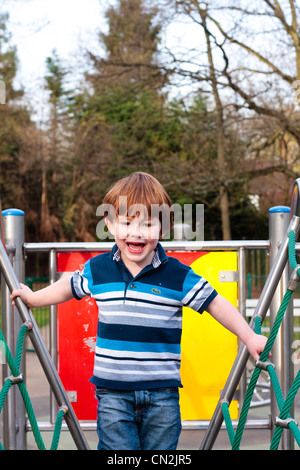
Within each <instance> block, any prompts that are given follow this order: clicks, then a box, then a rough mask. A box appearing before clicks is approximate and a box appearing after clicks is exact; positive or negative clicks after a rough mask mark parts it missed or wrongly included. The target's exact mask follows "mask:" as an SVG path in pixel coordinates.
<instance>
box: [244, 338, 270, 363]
mask: <svg viewBox="0 0 300 470" xmlns="http://www.w3.org/2000/svg"><path fill="white" fill-rule="evenodd" d="M267 340H268V338H266V336H262V335H257V334H256V333H254V332H253V334H251V335H250V336H249V338H248V339H247V341H245V345H246V347H247V349H248V351H249V353H250V354H251V356H252V357H253V358H254V359H255V360H257V359H259V356H260V354H261V353H262V352H263V350H264V348H265V346H266V342H267ZM270 355H271V354H270Z"/></svg>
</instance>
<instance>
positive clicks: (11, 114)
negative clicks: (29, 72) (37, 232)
mask: <svg viewBox="0 0 300 470" xmlns="http://www.w3.org/2000/svg"><path fill="white" fill-rule="evenodd" d="M7 21H8V15H7V14H5V13H0V80H1V81H2V83H4V84H5V95H6V96H5V98H6V99H5V104H0V119H1V130H0V195H1V200H2V207H9V206H12V207H19V208H21V209H24V210H26V209H28V208H29V207H30V208H31V210H34V209H33V206H34V202H33V203H31V201H30V200H28V199H27V195H26V187H27V181H28V180H27V176H28V174H27V170H28V158H29V153H27V152H26V150H28V151H29V149H30V148H31V144H30V143H29V140H28V139H27V138H28V136H29V134H31V135H33V134H34V132H35V126H34V124H33V123H32V122H31V119H30V113H29V111H28V109H27V108H26V107H25V105H24V104H22V102H21V99H22V97H23V91H22V90H20V89H19V90H18V89H16V88H15V84H14V79H15V76H16V72H17V65H18V60H17V51H16V48H15V47H12V46H11V44H10V41H11V35H10V33H9V32H8V30H7ZM29 130H30V131H29ZM33 174H35V171H34V170H33Z"/></svg>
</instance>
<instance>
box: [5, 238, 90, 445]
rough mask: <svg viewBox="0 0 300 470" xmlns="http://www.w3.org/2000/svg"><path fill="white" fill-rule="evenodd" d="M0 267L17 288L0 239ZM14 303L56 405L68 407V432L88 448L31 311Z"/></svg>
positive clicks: (9, 282) (11, 283) (76, 441)
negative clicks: (29, 327) (30, 327)
mask: <svg viewBox="0 0 300 470" xmlns="http://www.w3.org/2000/svg"><path fill="white" fill-rule="evenodd" d="M0 269H1V271H2V274H3V276H4V279H5V282H6V283H7V285H8V287H9V290H10V291H13V290H14V289H19V287H20V286H19V282H18V279H17V277H16V274H15V272H14V270H13V268H12V266H11V264H10V262H9V259H8V256H7V253H6V251H5V249H4V247H3V244H2V242H1V241H0ZM15 303H16V306H17V308H18V311H19V313H20V316H21V319H22V321H23V322H24V323H26V322H31V323H32V329H31V330H29V337H30V339H31V342H32V345H33V347H34V349H35V351H36V354H37V356H38V358H39V360H40V363H41V365H42V368H43V370H44V372H45V375H46V377H47V379H48V381H49V384H50V386H51V388H52V390H53V393H54V395H55V398H56V400H57V403H58V405H59V406H62V405H66V406H67V407H68V411H67V413H66V415H65V420H66V422H67V425H68V428H69V430H70V433H71V435H72V437H73V439H74V442H75V444H76V445H77V448H78V449H81V450H88V449H89V446H88V444H87V442H86V439H85V437H84V434H83V433H82V431H81V428H80V425H79V422H78V420H77V417H76V415H75V413H74V410H73V408H72V405H71V403H70V401H69V399H68V396H67V394H66V392H65V390H64V388H63V385H62V383H61V380H60V377H59V375H58V373H57V370H56V368H55V366H54V364H53V362H52V359H51V356H50V354H49V352H48V350H47V348H46V346H45V343H44V341H43V339H42V336H41V334H40V331H39V329H38V327H37V324H36V321H35V319H34V317H33V315H32V313H31V311H30V310H29V309H28V308H27V307H26V305H25V304H24V303H23V302H22V301H21V299H20V298H19V297H17V298H16V299H15Z"/></svg>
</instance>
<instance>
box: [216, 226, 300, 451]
mask: <svg viewBox="0 0 300 470" xmlns="http://www.w3.org/2000/svg"><path fill="white" fill-rule="evenodd" d="M295 242H296V241H295V233H294V232H292V231H291V232H289V263H290V265H291V267H292V268H293V270H295V269H296V267H297V266H298V263H297V260H296V246H295ZM297 274H298V275H299V276H300V268H299V269H298V271H297ZM292 295H293V290H290V289H289V288H288V289H287V291H286V293H285V295H284V297H283V299H282V302H281V305H280V307H279V310H278V312H277V315H276V318H275V321H274V324H273V326H272V328H271V331H270V335H269V337H268V340H267V342H266V345H265V348H264V350H263V352H262V353H261V355H260V362H266V361H267V360H268V357H269V354H270V351H271V349H272V347H273V344H274V341H275V339H276V337H277V334H278V331H279V328H280V325H281V323H282V320H283V317H284V314H285V312H286V309H287V306H288V304H289V302H290V300H291V298H292ZM254 328H255V332H256V333H257V334H261V319H260V318H259V317H256V318H255V319H254ZM266 370H267V372H268V374H269V376H270V380H271V383H272V386H273V388H274V393H275V398H276V401H277V404H278V407H279V410H280V415H279V418H280V419H281V420H285V419H287V418H290V415H289V410H290V408H291V406H292V404H293V401H294V399H295V396H296V393H297V391H298V390H299V387H300V371H299V372H298V374H297V377H296V379H295V380H294V382H293V384H292V386H291V388H290V390H289V392H288V395H287V398H286V400H284V397H283V395H282V391H281V388H280V384H279V380H278V377H277V375H276V372H275V369H274V366H273V365H272V364H271V363H269V364H268V365H266ZM260 373H261V369H260V367H258V366H256V367H255V369H254V371H253V373H252V376H251V378H250V381H249V385H248V388H247V391H246V395H245V398H244V402H243V406H242V410H241V414H240V418H239V421H238V425H237V429H236V433H234V430H233V426H232V422H231V418H230V414H229V405H228V403H223V404H222V412H223V416H224V420H225V424H226V429H227V432H228V435H229V439H230V443H231V446H232V449H233V450H238V449H239V447H240V443H241V439H242V435H243V432H244V429H245V424H246V420H247V416H248V411H249V408H250V404H251V400H252V397H253V393H254V390H255V387H256V383H257V380H258V378H259V375H260ZM288 427H289V429H290V430H291V432H292V434H293V436H294V437H295V439H296V441H297V443H298V445H299V447H300V430H299V428H298V426H297V425H296V423H295V421H293V420H291V421H289V423H288ZM281 434H282V427H281V426H279V425H278V426H277V427H276V430H275V432H274V435H273V439H272V442H271V447H270V449H271V450H274V449H277V448H278V444H279V441H280V438H281Z"/></svg>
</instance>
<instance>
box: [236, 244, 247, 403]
mask: <svg viewBox="0 0 300 470" xmlns="http://www.w3.org/2000/svg"><path fill="white" fill-rule="evenodd" d="M238 309H239V312H240V313H241V314H242V315H243V317H244V318H245V319H246V253H245V248H242V247H241V248H240V249H239V252H238ZM246 387H247V373H246V369H245V370H244V372H243V374H242V377H241V380H240V384H239V395H238V396H239V404H240V406H239V411H241V408H242V407H241V403H242V402H243V401H244V397H245V394H246Z"/></svg>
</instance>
